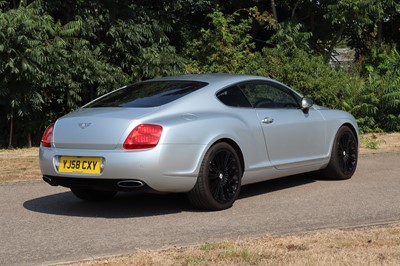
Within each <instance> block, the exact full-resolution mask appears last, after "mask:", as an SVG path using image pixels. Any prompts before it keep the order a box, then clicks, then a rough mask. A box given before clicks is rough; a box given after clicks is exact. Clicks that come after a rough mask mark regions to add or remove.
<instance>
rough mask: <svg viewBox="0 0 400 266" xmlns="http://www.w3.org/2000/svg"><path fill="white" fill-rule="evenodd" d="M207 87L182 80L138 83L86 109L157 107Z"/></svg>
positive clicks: (203, 84)
mask: <svg viewBox="0 0 400 266" xmlns="http://www.w3.org/2000/svg"><path fill="white" fill-rule="evenodd" d="M206 85H207V83H205V82H197V81H181V80H178V81H177V80H175V81H170V80H168V81H149V82H142V83H136V84H133V85H130V86H127V87H125V88H123V89H120V90H116V91H115V92H113V93H110V94H109V95H107V96H105V97H102V98H99V99H98V100H96V101H94V102H92V103H90V104H88V105H86V106H85V107H86V108H92V107H155V106H160V105H163V104H166V103H169V102H172V101H174V100H176V99H179V98H181V97H183V96H185V95H186V94H189V93H191V92H193V91H195V90H198V89H200V88H201V87H204V86H206Z"/></svg>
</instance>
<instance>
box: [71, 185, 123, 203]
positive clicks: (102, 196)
mask: <svg viewBox="0 0 400 266" xmlns="http://www.w3.org/2000/svg"><path fill="white" fill-rule="evenodd" d="M71 191H72V193H73V194H74V195H75V196H76V197H78V198H80V199H81V200H85V201H103V200H109V199H112V198H113V197H114V196H115V194H117V191H103V190H94V189H87V188H76V187H73V188H71Z"/></svg>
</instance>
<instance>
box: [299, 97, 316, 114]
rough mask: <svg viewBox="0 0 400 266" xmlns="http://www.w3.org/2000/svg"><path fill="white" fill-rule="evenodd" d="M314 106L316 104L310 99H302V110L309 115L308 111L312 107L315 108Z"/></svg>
mask: <svg viewBox="0 0 400 266" xmlns="http://www.w3.org/2000/svg"><path fill="white" fill-rule="evenodd" d="M313 104H314V102H313V100H311V99H310V98H303V99H301V110H303V112H304V113H305V114H307V113H308V110H309V109H310V108H311V106H313Z"/></svg>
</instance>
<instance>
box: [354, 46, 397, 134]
mask: <svg viewBox="0 0 400 266" xmlns="http://www.w3.org/2000/svg"><path fill="white" fill-rule="evenodd" d="M368 61H369V62H371V63H369V62H366V64H365V73H364V75H366V76H367V77H366V82H365V85H364V87H362V89H361V91H360V92H359V93H358V94H355V95H353V97H352V101H353V107H352V110H351V111H352V112H353V113H354V115H355V116H356V117H357V118H358V122H359V124H360V126H361V128H362V129H363V130H364V131H366V132H371V131H376V130H379V129H382V130H384V131H399V130H400V55H399V53H398V52H397V50H396V49H389V51H386V50H385V49H375V50H373V51H372V53H371V55H370V57H369V58H368Z"/></svg>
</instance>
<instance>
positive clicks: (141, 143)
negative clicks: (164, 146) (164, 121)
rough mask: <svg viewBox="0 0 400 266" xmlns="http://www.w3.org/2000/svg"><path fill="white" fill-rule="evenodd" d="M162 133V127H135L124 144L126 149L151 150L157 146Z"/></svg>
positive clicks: (150, 125)
mask: <svg viewBox="0 0 400 266" xmlns="http://www.w3.org/2000/svg"><path fill="white" fill-rule="evenodd" d="M161 133H162V126H159V125H153V124H141V125H138V126H137V127H135V128H134V129H133V130H132V131H131V133H129V135H128V137H127V138H126V140H125V142H124V145H123V146H124V149H126V150H136V149H150V148H154V147H155V146H157V144H158V141H159V140H160V137H161Z"/></svg>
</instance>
